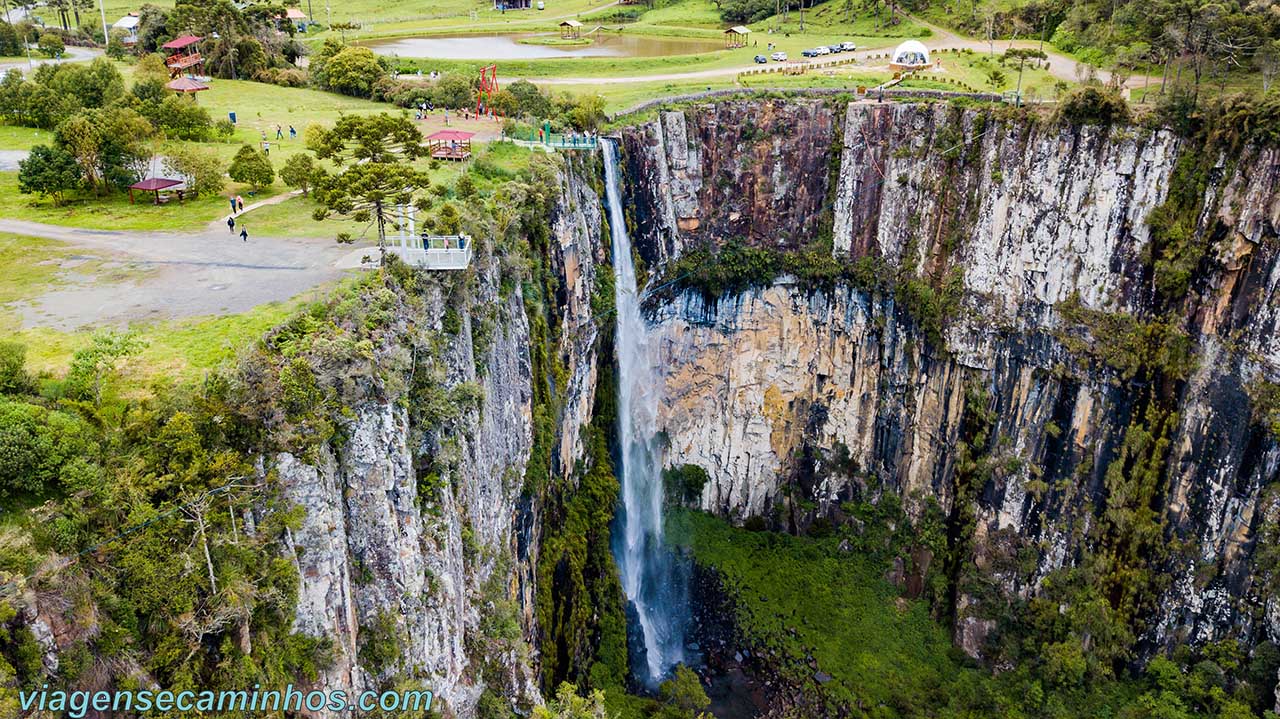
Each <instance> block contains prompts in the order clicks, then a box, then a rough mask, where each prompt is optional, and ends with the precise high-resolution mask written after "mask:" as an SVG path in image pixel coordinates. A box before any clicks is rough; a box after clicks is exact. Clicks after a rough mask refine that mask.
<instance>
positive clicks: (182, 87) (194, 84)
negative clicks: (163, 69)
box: [164, 77, 209, 101]
mask: <svg viewBox="0 0 1280 719" xmlns="http://www.w3.org/2000/svg"><path fill="white" fill-rule="evenodd" d="M164 86H165V88H166V89H169V90H173V91H174V92H176V93H178V94H179V95H190V96H191V99H192V101H195V99H196V93H197V92H204V91H205V90H208V89H209V86H208V85H206V84H204V83H203V82H200V81H199V80H197V79H195V78H194V77H179V78H175V79H173V80H170V81H169V82H167V83H165V85H164Z"/></svg>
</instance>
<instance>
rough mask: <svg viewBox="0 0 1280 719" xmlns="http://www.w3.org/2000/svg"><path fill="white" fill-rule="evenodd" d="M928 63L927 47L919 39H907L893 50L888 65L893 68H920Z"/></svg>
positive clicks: (927, 65)
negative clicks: (891, 58)
mask: <svg viewBox="0 0 1280 719" xmlns="http://www.w3.org/2000/svg"><path fill="white" fill-rule="evenodd" d="M930 64H931V63H930V62H929V48H927V47H925V46H924V43H922V42H920V41H919V40H907V41H906V42H904V43H902V44H901V45H899V46H898V47H897V49H896V50H894V51H893V60H892V61H891V62H890V63H889V67H890V68H892V69H894V70H920V69H922V68H926V67H929V65H930Z"/></svg>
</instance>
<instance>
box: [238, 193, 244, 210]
mask: <svg viewBox="0 0 1280 719" xmlns="http://www.w3.org/2000/svg"><path fill="white" fill-rule="evenodd" d="M236 211H237V212H244V198H243V197H241V196H239V195H236Z"/></svg>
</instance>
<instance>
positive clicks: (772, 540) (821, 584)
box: [668, 512, 972, 706]
mask: <svg viewBox="0 0 1280 719" xmlns="http://www.w3.org/2000/svg"><path fill="white" fill-rule="evenodd" d="M668 536H669V539H670V541H671V542H672V543H673V544H677V545H680V546H688V547H689V548H690V549H691V550H692V552H693V557H694V559H695V560H696V561H697V562H698V563H699V564H703V565H707V566H711V567H714V568H715V569H716V570H717V571H718V572H719V573H720V575H721V577H722V579H723V581H724V584H725V587H726V589H727V590H728V592H729V593H730V595H731V596H733V597H734V600H735V605H736V606H735V612H736V614H737V622H738V625H739V627H740V628H742V629H743V630H744V631H745V632H746V633H747V638H748V640H749V641H750V643H751V644H752V645H754V646H753V648H755V647H763V646H767V647H770V648H771V649H773V650H774V651H775V652H776V653H779V654H781V661H780V664H781V665H782V671H783V672H784V673H787V674H789V675H790V677H791V679H792V680H793V681H798V682H800V683H802V684H808V683H810V682H812V681H813V674H814V670H813V669H812V668H810V667H809V665H808V663H807V661H806V657H807V656H810V655H812V657H813V659H814V660H815V662H816V665H817V668H818V669H820V670H821V671H824V672H826V673H828V674H830V675H831V676H832V677H833V680H832V682H831V683H830V684H828V685H827V689H828V690H832V691H833V693H835V694H837V695H841V696H844V697H846V698H849V699H853V698H856V699H858V700H860V701H861V702H862V705H863V706H867V705H870V706H876V705H877V704H881V703H885V702H889V701H893V700H895V699H898V698H900V697H903V696H911V697H919V701H921V702H924V701H926V699H925V698H926V696H927V695H929V694H931V693H935V692H937V691H939V690H940V689H941V688H942V687H943V686H945V685H946V684H947V683H948V682H949V681H951V680H952V678H953V677H954V676H955V675H956V674H959V673H962V672H965V671H972V670H966V669H964V668H963V667H961V666H959V665H958V664H957V663H956V662H955V661H954V660H953V659H952V658H951V646H952V645H951V640H950V638H949V637H948V636H947V633H946V632H945V631H944V630H943V629H942V627H940V626H939V625H938V624H937V623H936V622H934V621H933V618H932V617H931V616H930V614H929V608H928V606H927V605H926V603H925V602H923V601H908V600H904V599H900V598H899V596H898V595H899V593H898V591H897V589H896V588H895V587H894V586H893V585H891V584H889V583H888V582H887V581H885V579H884V575H885V570H886V569H887V567H884V566H880V565H879V563H877V562H874V561H872V560H871V559H869V558H867V557H864V556H861V555H859V554H856V553H842V552H840V551H839V550H838V549H837V548H836V545H837V544H838V543H839V540H838V539H835V538H832V539H828V540H811V539H803V538H797V537H793V536H790V535H785V534H776V533H772V532H749V531H746V530H741V529H736V528H734V527H732V526H730V525H728V524H727V523H725V522H724V521H723V520H720V519H717V518H714V517H711V516H709V515H706V514H702V513H693V512H681V513H679V514H677V515H675V516H674V517H672V519H671V520H670V521H669V526H668Z"/></svg>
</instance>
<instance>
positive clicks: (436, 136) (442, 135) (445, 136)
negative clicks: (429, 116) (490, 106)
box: [427, 130, 476, 141]
mask: <svg viewBox="0 0 1280 719" xmlns="http://www.w3.org/2000/svg"><path fill="white" fill-rule="evenodd" d="M475 135H476V134H475V133H474V132H463V131H462V130H441V131H440V132H436V133H432V134H430V135H427V139H428V140H445V141H449V140H470V139H471V138H473V137H475Z"/></svg>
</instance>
